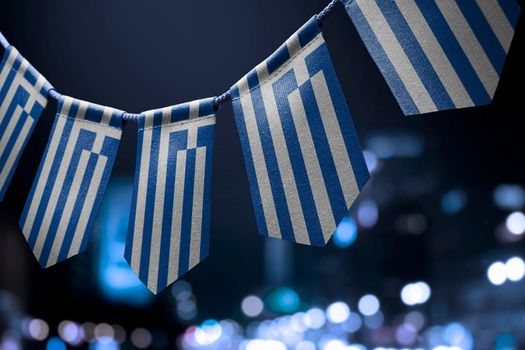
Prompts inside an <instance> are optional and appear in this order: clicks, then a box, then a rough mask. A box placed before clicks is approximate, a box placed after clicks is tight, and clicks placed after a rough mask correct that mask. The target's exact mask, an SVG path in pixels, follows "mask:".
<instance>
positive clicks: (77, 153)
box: [39, 130, 96, 266]
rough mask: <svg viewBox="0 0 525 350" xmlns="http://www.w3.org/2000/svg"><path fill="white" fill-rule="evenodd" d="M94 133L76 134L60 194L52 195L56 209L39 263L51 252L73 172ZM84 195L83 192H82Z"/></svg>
mask: <svg viewBox="0 0 525 350" xmlns="http://www.w3.org/2000/svg"><path fill="white" fill-rule="evenodd" d="M95 137H96V134H95V133H93V132H90V131H86V130H80V133H79V135H78V140H77V142H76V144H75V150H74V151H73V156H72V158H71V162H70V164H68V168H67V172H66V177H65V179H64V185H63V187H62V188H61V189H60V194H57V193H55V194H54V195H55V196H56V195H58V196H59V197H58V201H57V205H56V210H55V211H54V213H53V216H52V217H53V219H52V220H51V224H50V225H49V230H48V232H47V237H46V240H45V243H44V247H43V248H42V254H41V256H40V260H39V261H40V264H41V265H44V266H45V265H46V263H47V260H48V258H49V254H50V252H51V248H52V246H53V242H54V241H55V236H56V234H57V231H58V225H59V223H60V220H61V219H62V214H63V212H64V208H65V205H66V202H67V197H68V195H69V193H70V191H71V187H72V185H73V179H74V176H75V173H76V171H77V168H78V166H79V163H80V157H81V155H82V151H83V150H90V149H91V148H92V147H93V143H94V142H95ZM83 175H84V176H89V177H90V178H91V177H92V176H93V174H92V173H91V174H89V175H88V174H87V173H84V174H83ZM79 195H80V196H82V193H79ZM84 195H85V194H84Z"/></svg>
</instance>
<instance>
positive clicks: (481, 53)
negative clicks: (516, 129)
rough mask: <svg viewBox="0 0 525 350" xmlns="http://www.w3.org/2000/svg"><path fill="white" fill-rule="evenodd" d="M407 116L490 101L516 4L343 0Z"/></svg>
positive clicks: (509, 0) (514, 19) (511, 32)
mask: <svg viewBox="0 0 525 350" xmlns="http://www.w3.org/2000/svg"><path fill="white" fill-rule="evenodd" d="M343 3H344V4H345V7H346V10H347V12H348V13H349V15H350V17H351V18H352V21H353V22H354V24H355V26H356V28H357V30H358V31H359V34H360V35H361V38H362V39H363V41H364V43H365V45H366V47H367V48H368V51H369V52H370V54H371V55H372V57H373V59H374V60H375V62H376V64H377V65H378V67H379V69H380V70H381V72H382V74H383V76H384V78H385V79H386V81H387V83H388V84H389V86H390V89H391V90H392V92H393V94H394V96H395V97H396V99H397V101H398V103H399V104H400V106H401V109H402V110H403V112H404V113H405V115H413V114H423V113H429V112H434V111H440V110H446V109H453V108H463V107H471V106H479V105H484V104H489V103H490V102H491V101H492V98H493V96H494V93H495V91H496V88H497V86H498V82H499V78H500V75H501V72H502V70H503V64H504V63H505V59H506V56H507V52H508V50H509V47H510V44H511V41H512V37H513V36H514V29H515V27H516V23H517V21H518V16H519V13H520V7H519V5H518V4H517V3H516V1H515V0H437V1H430V0H422V1H415V0H343Z"/></svg>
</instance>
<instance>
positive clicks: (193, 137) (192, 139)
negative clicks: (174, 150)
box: [187, 128, 199, 149]
mask: <svg viewBox="0 0 525 350" xmlns="http://www.w3.org/2000/svg"><path fill="white" fill-rule="evenodd" d="M198 131H199V129H198V128H190V129H188V147H187V148H188V149H192V148H197V133H198Z"/></svg>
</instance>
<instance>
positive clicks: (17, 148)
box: [0, 118, 35, 189]
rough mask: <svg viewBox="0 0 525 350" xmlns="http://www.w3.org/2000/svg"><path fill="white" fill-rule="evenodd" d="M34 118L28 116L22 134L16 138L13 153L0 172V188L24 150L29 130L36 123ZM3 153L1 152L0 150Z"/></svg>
mask: <svg viewBox="0 0 525 350" xmlns="http://www.w3.org/2000/svg"><path fill="white" fill-rule="evenodd" d="M34 122H35V121H34V119H31V118H28V119H26V121H25V122H24V126H23V127H22V130H20V134H19V135H18V139H17V140H16V142H15V144H14V146H13V148H12V150H11V153H10V154H9V157H8V158H7V161H6V162H5V165H4V169H3V171H2V172H1V173H0V189H1V188H2V187H3V186H4V185H5V183H6V181H7V177H8V175H9V172H10V171H11V169H12V168H13V166H14V164H15V162H16V159H17V157H18V155H19V154H20V151H21V150H22V146H23V145H24V143H25V141H26V139H27V137H28V136H29V132H30V131H31V128H32V127H33V124H34ZM0 149H2V146H0ZM0 154H1V152H0Z"/></svg>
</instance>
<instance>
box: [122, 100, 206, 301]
mask: <svg viewBox="0 0 525 350" xmlns="http://www.w3.org/2000/svg"><path fill="white" fill-rule="evenodd" d="M214 129H215V110H214V108H213V99H206V100H201V101H193V102H190V103H186V104H182V105H178V106H174V107H168V108H164V109H158V110H153V111H149V112H144V113H142V116H141V118H140V119H139V132H138V147H137V168H136V173H135V187H134V193H133V200H132V210H131V217H130V223H129V229H128V237H127V241H126V250H125V258H126V261H127V262H128V264H129V265H130V266H131V268H132V269H133V271H134V272H135V273H136V274H137V275H138V276H139V278H140V280H141V281H142V282H143V283H144V284H145V285H147V286H148V288H149V289H150V290H151V291H152V292H153V293H157V292H159V291H161V290H162V289H164V288H165V287H166V286H168V285H169V284H171V283H172V282H174V281H175V280H176V279H177V278H179V277H180V276H182V275H183V274H185V273H186V272H187V271H188V270H190V269H191V268H193V267H195V266H196V265H197V264H198V263H199V262H201V261H202V260H203V259H204V258H206V257H207V256H208V251H209V247H208V246H209V240H210V199H211V198H210V196H211V193H210V191H211V170H212V169H211V168H212V156H213V136H214Z"/></svg>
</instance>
